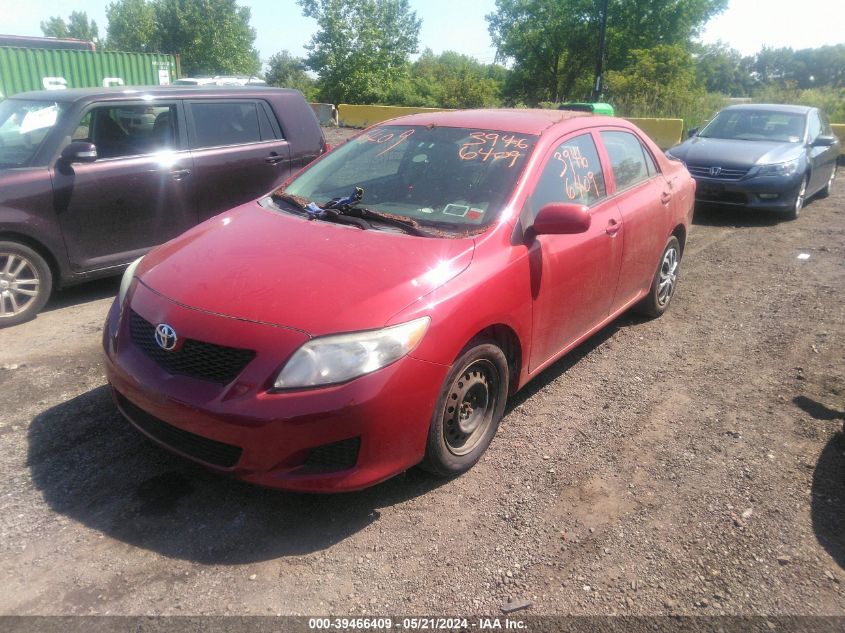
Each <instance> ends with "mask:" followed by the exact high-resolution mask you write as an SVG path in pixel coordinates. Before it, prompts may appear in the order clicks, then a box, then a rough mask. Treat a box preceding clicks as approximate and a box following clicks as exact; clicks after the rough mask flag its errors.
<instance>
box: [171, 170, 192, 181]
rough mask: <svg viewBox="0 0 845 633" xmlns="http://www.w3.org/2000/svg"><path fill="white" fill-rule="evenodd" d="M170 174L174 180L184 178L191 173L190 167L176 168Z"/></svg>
mask: <svg viewBox="0 0 845 633" xmlns="http://www.w3.org/2000/svg"><path fill="white" fill-rule="evenodd" d="M170 175H171V176H173V180H182V179H184V178H186V177H187V176H190V175H191V170H190V169H174V170H172V171H171V172H170Z"/></svg>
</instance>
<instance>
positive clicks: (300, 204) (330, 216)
mask: <svg viewBox="0 0 845 633" xmlns="http://www.w3.org/2000/svg"><path fill="white" fill-rule="evenodd" d="M273 199H276V200H281V201H282V202H286V203H287V204H289V205H290V206H292V207H293V208H294V209H296V210H297V211H299V212H300V213H303V214H305V215H306V216H307V217H308V219H309V220H317V219H319V220H326V221H328V222H337V223H338V224H348V225H351V226H357V227H359V228H361V229H365V230H366V229H371V228H373V227H372V226H370V224H369V223H368V222H366V221H365V220H363V219H361V218H357V217H354V216H352V217H346V216H345V215H344V214H343V213H342V212H341V211H338V210H335V209H333V208H331V207H330V206H329V205H326V206H325V207H321V206H320V205H318V204H316V203H314V202H311V201H310V200H306V199H305V198H302V197H300V196H293V195H291V194H289V193H279V192H276V193H274V194H273Z"/></svg>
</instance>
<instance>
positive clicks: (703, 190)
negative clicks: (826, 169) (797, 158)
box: [693, 173, 803, 212]
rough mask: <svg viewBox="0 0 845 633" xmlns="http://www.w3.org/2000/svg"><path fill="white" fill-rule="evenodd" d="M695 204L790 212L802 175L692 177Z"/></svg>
mask: <svg viewBox="0 0 845 633" xmlns="http://www.w3.org/2000/svg"><path fill="white" fill-rule="evenodd" d="M693 178H694V179H695V182H696V188H695V199H696V202H705V203H708V204H719V205H729V206H734V207H740V206H741V207H746V208H749V209H759V210H761V211H784V212H786V211H790V210H791V209H792V208H793V207H794V205H795V198H796V196H797V195H798V189H799V187H800V186H801V179H802V178H803V174H800V173H799V174H794V175H792V176H789V177H784V178H781V177H778V176H752V177H750V178H742V179H740V180H722V179H717V178H704V177H702V176H693Z"/></svg>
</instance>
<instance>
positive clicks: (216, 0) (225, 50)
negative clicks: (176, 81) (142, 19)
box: [153, 0, 261, 75]
mask: <svg viewBox="0 0 845 633" xmlns="http://www.w3.org/2000/svg"><path fill="white" fill-rule="evenodd" d="M153 6H154V8H155V20H156V33H157V41H158V47H159V52H162V53H179V54H181V56H182V70H183V72H184V73H185V74H187V75H202V74H206V75H208V74H218V73H220V74H244V75H255V74H257V73H258V71H259V70H260V69H261V62H260V60H259V58H258V51H257V50H256V49H255V46H254V42H255V29H253V28H252V27H251V26H250V25H249V18H250V10H249V8H247V7H241V6H238V4H237V2H236V1H235V0H155V2H154V5H153Z"/></svg>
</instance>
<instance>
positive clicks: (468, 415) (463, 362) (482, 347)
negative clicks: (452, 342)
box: [420, 341, 509, 477]
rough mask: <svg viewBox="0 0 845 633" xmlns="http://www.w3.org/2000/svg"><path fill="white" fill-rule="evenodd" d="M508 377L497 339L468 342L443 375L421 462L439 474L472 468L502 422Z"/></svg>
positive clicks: (431, 471)
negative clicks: (492, 341) (494, 340)
mask: <svg viewBox="0 0 845 633" xmlns="http://www.w3.org/2000/svg"><path fill="white" fill-rule="evenodd" d="M508 380H509V372H508V361H507V358H505V355H504V353H503V352H502V350H501V349H500V348H499V347H498V346H497V345H496V344H494V343H491V342H489V341H476V342H473V343H470V345H468V346H467V347H466V348H465V349H464V351H463V352H462V353H461V354H460V355H459V356H458V359H457V360H456V361H455V362H454V364H453V365H452V368H451V369H450V370H449V373H448V374H447V375H446V379H445V380H444V381H443V387H442V388H441V390H440V396H439V397H438V399H437V405H436V406H435V409H434V414H433V416H432V420H431V425H430V427H429V431H428V441H427V443H426V449H425V457H424V458H423V461H422V462H421V463H420V468H422V469H423V470H426V471H428V472H430V473H432V474H434V475H437V476H439V477H452V476H454V475H459V474H460V473H463V472H466V471H467V470H469V469H470V468H472V467H473V466H474V465H475V463H476V462H477V461H478V460H479V459H480V458H481V456H482V455H483V454H484V451H486V450H487V447H488V446H490V442H492V441H493V437H494V436H495V435H496V430H497V429H498V428H499V422H500V421H501V419H502V415H503V414H504V411H505V404H506V402H507V398H508Z"/></svg>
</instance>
